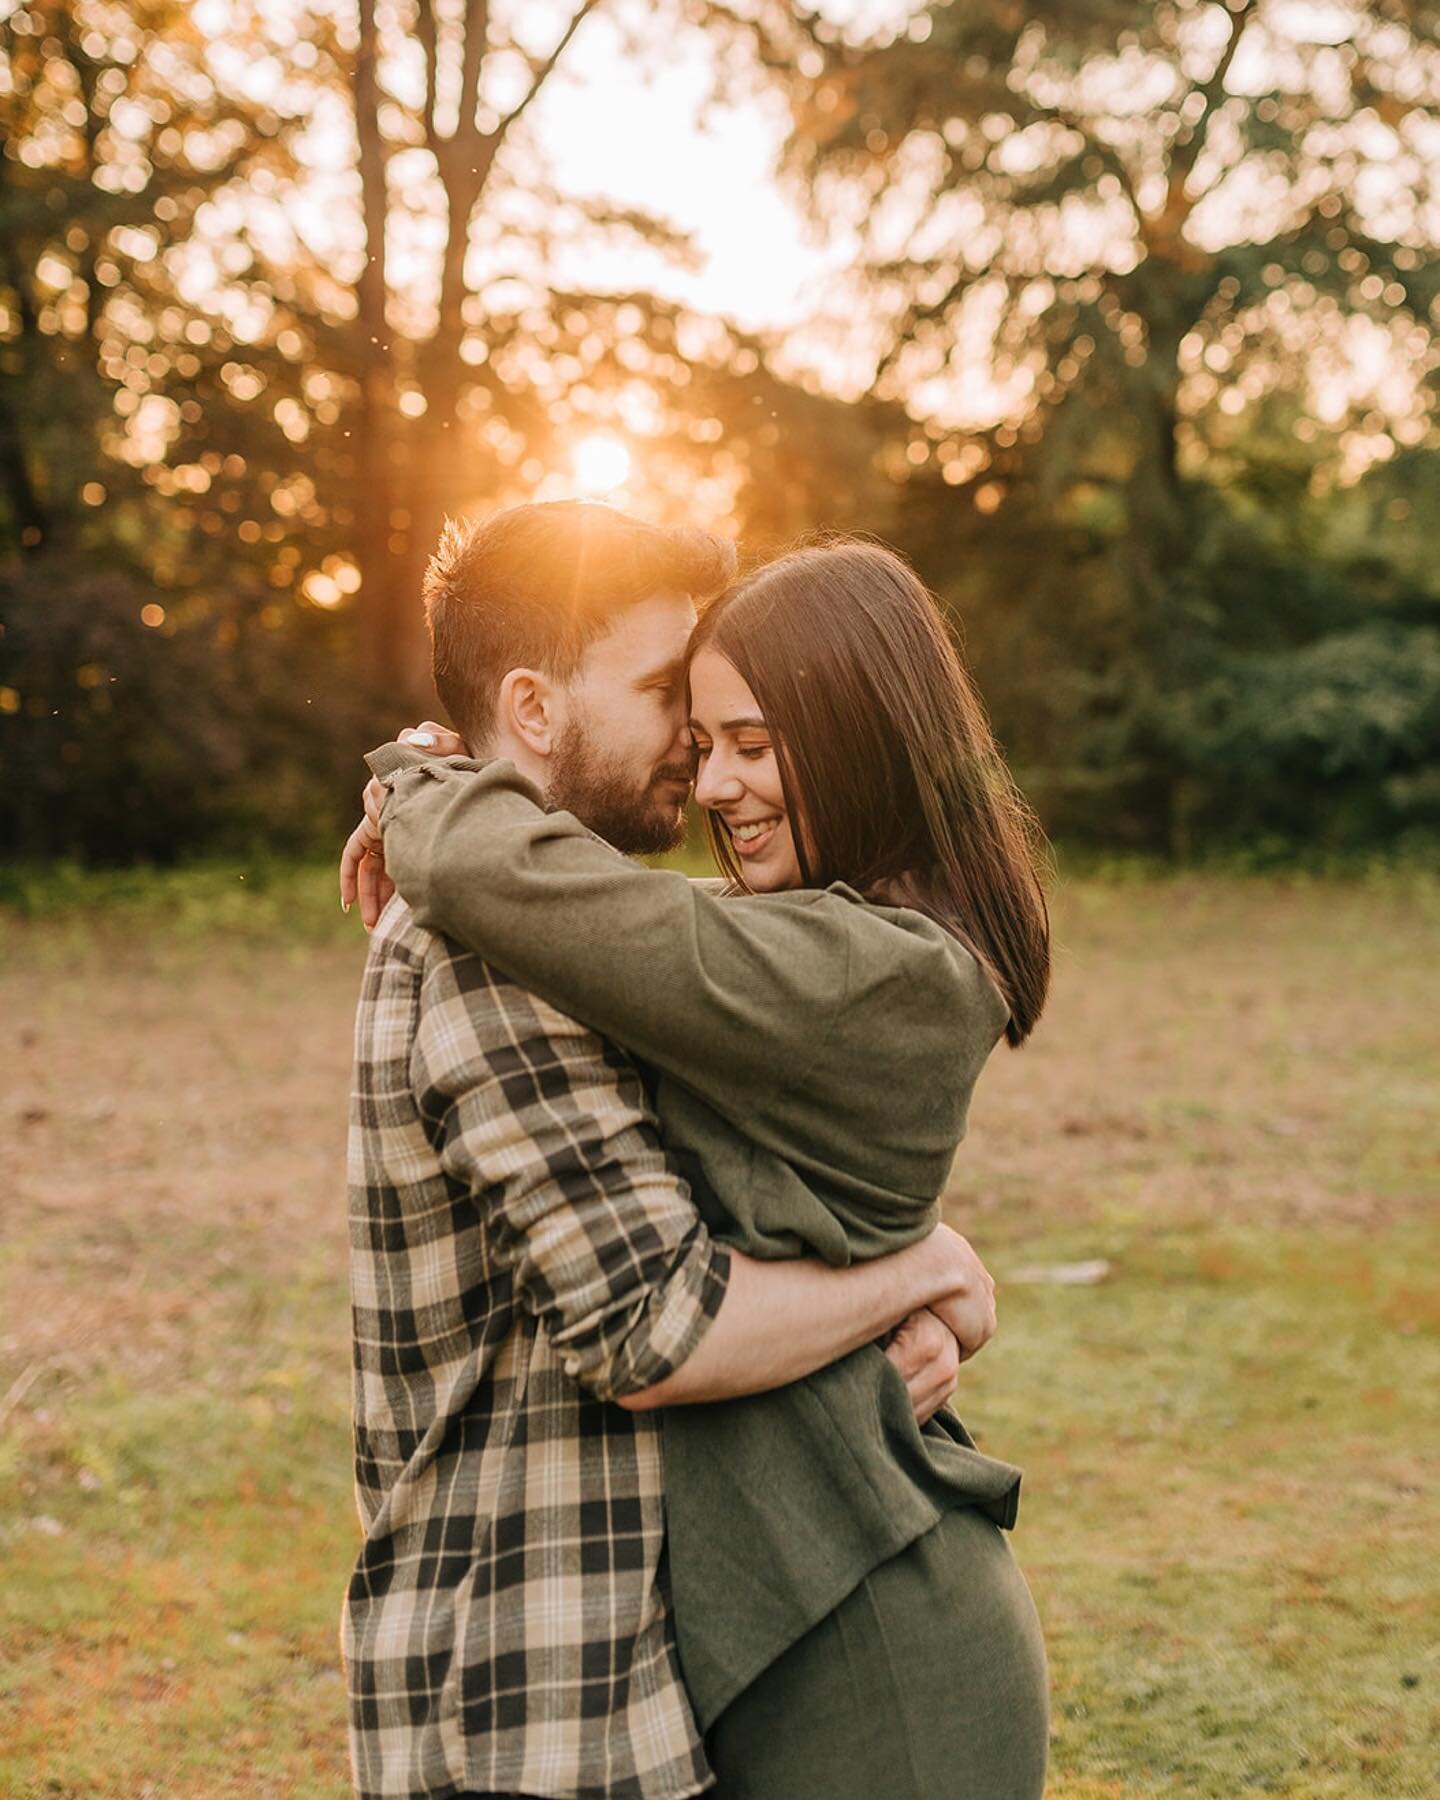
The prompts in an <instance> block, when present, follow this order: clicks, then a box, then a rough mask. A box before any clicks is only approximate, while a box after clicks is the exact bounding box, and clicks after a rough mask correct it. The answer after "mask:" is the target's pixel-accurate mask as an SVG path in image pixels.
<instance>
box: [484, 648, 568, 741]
mask: <svg viewBox="0 0 1440 1800" xmlns="http://www.w3.org/2000/svg"><path fill="white" fill-rule="evenodd" d="M495 719H496V723H497V724H498V725H499V727H500V729H501V730H502V731H505V730H508V731H510V732H512V733H513V734H514V735H515V736H516V737H517V738H519V739H520V741H521V743H522V744H524V745H525V747H526V749H527V750H532V751H533V752H534V753H535V755H536V756H549V755H550V754H551V752H552V751H553V750H554V748H555V745H556V742H557V740H558V738H559V735H560V728H561V726H562V725H563V723H564V702H563V699H562V696H561V693H560V691H559V689H558V688H557V687H556V686H555V684H554V683H553V682H552V681H551V680H550V679H549V677H548V676H545V675H542V674H540V673H539V671H538V670H535V669H511V671H510V673H509V674H508V675H507V676H506V677H505V679H504V680H503V681H502V682H501V683H500V695H499V702H498V704H497V706H496V708H495Z"/></svg>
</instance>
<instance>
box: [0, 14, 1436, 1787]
mask: <svg viewBox="0 0 1440 1800" xmlns="http://www.w3.org/2000/svg"><path fill="white" fill-rule="evenodd" d="M1437 179H1440V6H1432V5H1426V4H1421V3H1407V0H1379V3H1377V4H1365V5H1361V4H1351V3H1349V0H1229V4H1219V3H1216V0H1168V3H1162V4H1158V5H1156V4H1145V5H1141V4H1131V3H1129V0H1064V3H1060V0H1055V3H1051V0H1026V3H1025V4H1023V5H1021V4H1017V3H1015V0H953V3H952V4H950V5H943V4H936V5H930V6H920V7H917V6H915V5H914V4H913V0H821V3H820V4H819V5H818V6H817V7H815V8H813V9H812V8H810V7H808V6H796V5H781V4H778V3H772V0H730V3H728V4H711V3H709V0H650V3H649V4H643V5H642V4H639V0H584V3H583V4H581V0H568V3H566V0H490V3H488V4H487V3H486V0H27V3H25V4H17V3H16V0H0V775H3V779H0V1150H3V1154H4V1159H5V1170H6V1184H5V1188H4V1193H3V1203H0V1792H3V1793H5V1794H7V1795H9V1794H12V1793H13V1794H15V1795H16V1796H19V1797H20V1800H55V1797H56V1796H60V1797H61V1800H138V1797H148V1800H231V1797H233V1800H272V1797H273V1800H339V1797H340V1796H343V1795H345V1794H347V1793H348V1792H349V1791H350V1783H349V1776H348V1762H347V1749H346V1725H345V1720H346V1704H345V1692H344V1684H343V1672H342V1669H341V1664H340V1658H339V1654H338V1649H337V1643H336V1624H337V1617H338V1613H339V1606H340V1598H341V1595H342V1593H343V1591H344V1586H345V1582H346V1579H347V1576H348V1573H349V1570H350V1568H351V1566H352V1564H353V1559H354V1555H355V1548H356V1533H357V1523H356V1517H355V1512H354V1506H353V1499H352V1492H351V1445H350V1416H349V1415H350V1391H349V1384H350V1369H349V1291H348V1282H347V1239H348V1231H347V1217H346V1198H345V1177H344V1166H345V1155H344V1136H345V1116H346V1095H347V1091H348V1087H349V1082H350V1038H351V1020H352V1017H353V1009H354V998H355V993H356V990H357V984H358V982H359V978H360V969H361V963H362V960H363V956H364V951H365V938H364V933H363V932H362V931H361V929H360V927H359V924H358V922H357V920H356V919H355V917H354V916H353V915H352V916H351V917H349V918H344V917H342V915H341V914H340V911H339V909H338V907H337V906H336V904H335V873H334V871H335V855H336V850H337V846H338V843H339V841H340V835H341V833H342V832H343V831H344V830H347V829H348V828H349V826H350V824H351V823H352V822H353V819H354V815H355V808H356V801H357V790H358V787H359V783H360V778H361V765H360V763H359V756H360V753H361V752H362V750H364V749H365V748H368V747H369V746H370V745H372V744H374V743H376V742H378V741H379V740H381V739H383V738H385V737H388V736H390V735H391V734H392V733H393V732H394V730H395V729H396V728H397V726H399V725H401V724H404V723H409V722H413V721H414V720H415V719H417V718H418V717H420V716H423V715H424V714H425V713H426V712H428V711H430V710H431V709H432V707H433V705H434V702H433V699H432V697H431V695H430V692H429V687H428V681H427V677H426V668H425V664H426V646H425V642H424V634H423V628H422V621H421V616H420V610H419V606H418V592H419V584H420V577H421V573H422V570H423V567H424V562H425V558H426V556H427V554H428V552H429V550H430V548H431V546H432V544H433V543H434V540H435V537H436V534H437V532H438V530H439V526H440V522H441V520H442V518H443V517H444V516H445V515H446V514H447V513H449V514H455V513H465V512H484V511H486V510H488V509H491V508H494V507H498V506H501V505H506V504H509V503H511V502H514V501H518V500H522V499H525V498H528V497H532V496H546V497H552V496H562V495H580V496H591V497H596V498H608V499H610V500H612V501H614V502H615V503H617V504H619V505H621V506H623V507H625V508H627V509H630V510H632V511H634V512H636V513H638V514H640V515H642V516H645V517H649V518H654V519H661V520H667V521H669V520H673V521H680V520H686V521H698V522H700V523H703V524H705V525H709V526H713V527H716V528H718V529H721V530H724V531H727V532H733V533H734V534H736V535H737V536H738V538H739V540H740V542H741V545H742V549H743V553H744V555H745V557H746V558H747V559H748V560H752V561H753V560H754V559H757V558H760V557H763V556H765V555H767V554H768V553H770V552H772V551H773V550H775V549H777V548H779V547H780V546H782V545H784V544H786V543H789V542H792V541H794V540H795V539H796V538H798V537H802V536H804V535H806V534H808V533H813V532H816V531H823V530H826V529H830V530H835V529H839V530H863V531H869V532H873V533H876V534H878V535H879V536H881V537H883V538H885V539H887V540H888V541H890V542H892V543H894V544H897V545H898V546H900V547H901V548H902V549H903V550H905V551H906V552H907V553H908V554H909V555H910V556H911V557H912V558H913V559H914V561H915V563H916V566H917V567H918V568H919V570H920V571H921V573H922V574H923V575H924V577H925V578H926V580H927V581H928V582H930V583H931V585H932V586H933V587H934V588H935V590H936V591H937V592H938V594H939V595H940V597H941V599H942V601H943V602H944V604H945V606H946V607H947V609H948V611H949V614H950V616H951V618H952V620H953V622H954V624H955V626H956V629H957V631H958V632H959V633H960V634H961V636H962V637H963V639H964V643H965V646H966V649H967V652H968V654H969V656H970V659H971V661H972V662H973V664H974V666H975V669H976V672H977V675H978V678H979V683H980V686H981V689H982V691H983V693H984V695H985V699H986V702H987V704H988V706H989V708H990V710H991V713H992V715H993V718H994V722H995V725H996V728H997V733H998V735H999V737H1000V738H1001V740H1002V742H1003V744H1004V745H1005V748H1006V750H1007V752H1008V754H1009V756H1010V758H1011V760H1012V762H1013V763H1014V765H1015V768H1016V771H1017V773H1018V775H1019V777H1020V779H1021V781H1022V783H1023V784H1024V786H1025V789H1026V791H1027V793H1028V794H1029V795H1030V796H1031V798H1032V799H1033V800H1034V802H1035V804H1036V807H1037V809H1038V811H1039V812H1040V815H1041V817H1042V820H1043V822H1044V823H1045V825H1046V827H1047V828H1048V830H1049V831H1050V833H1051V834H1052V836H1053V838H1054V839H1055V841H1056V843H1057V845H1058V855H1057V859H1056V862H1057V867H1056V875H1055V880H1054V883H1053V887H1052V899H1053V919H1054V925H1055V943H1056V958H1055V981H1054V991H1053V994H1052V997H1051V1000H1050V1002H1049V1004H1048V1006H1047V1010H1046V1014H1045V1018H1044V1020H1043V1022H1042V1028H1041V1029H1040V1030H1039V1031H1038V1032H1037V1033H1036V1034H1035V1037H1034V1039H1033V1041H1032V1042H1031V1043H1029V1044H1027V1046H1026V1048H1025V1049H1024V1051H1023V1053H1021V1054H1019V1055H1013V1056H1012V1055H1010V1054H1008V1053H1004V1052H999V1053H997V1055H996V1056H995V1057H994V1058H993V1059H992V1066H991V1068H990V1069H988V1070H987V1072H986V1075H985V1079H984V1081H983V1083H982V1084H981V1087H980V1089H979V1092H978V1093H977V1096H976V1102H975V1106H974V1108H973V1111H972V1117H971V1129H970V1132H969V1135H968V1137H967V1140H966V1142H965V1144H964V1146H963V1148H962V1152H961V1154H960V1156H959V1158H958V1159H957V1163H956V1168H955V1172H954V1177H953V1180H952V1182H951V1184H950V1185H949V1187H948V1188H947V1190H946V1192H945V1194H944V1196H943V1200H944V1205H945V1210H946V1216H947V1218H948V1219H949V1220H950V1221H951V1222H952V1223H953V1224H954V1225H956V1226H957V1227H958V1228H959V1229H962V1230H963V1231H965V1232H966V1233H967V1235H969V1236H970V1237H971V1238H972V1239H973V1241H974V1242H975V1243H976V1245H977V1247H978V1248H979V1250H980V1252H981V1254H982V1255H983V1256H984V1257H985V1259H986V1261H987V1264H988V1265H989V1266H990V1267H991V1268H992V1269H993V1271H994V1272H995V1274H996V1277H997V1280H998V1281H999V1284H1000V1292H1001V1330H1000V1332H999V1334H998V1335H997V1338H996V1341H995V1343H994V1345H993V1346H991V1348H990V1349H988V1350H987V1352H986V1354H985V1356H984V1357H981V1358H977V1359H976V1360H975V1362H974V1363H972V1364H967V1366H966V1369H965V1371H963V1374H964V1381H963V1382H962V1384H961V1388H960V1391H959V1393H958V1395H957V1403H958V1404H959V1406H960V1407H961V1410H962V1412H963V1416H964V1417H965V1420H966V1423H967V1425H968V1426H969V1427H970V1428H971V1430H972V1431H974V1432H975V1434H976V1435H977V1438H978V1439H979V1441H981V1443H982V1444H983V1445H984V1446H985V1447H986V1448H987V1449H993V1450H994V1451H995V1452H996V1453H998V1454H1000V1455H1002V1456H1004V1457H1006V1458H1008V1459H1011V1460H1014V1461H1016V1462H1018V1463H1019V1464H1020V1465H1021V1466H1022V1467H1023V1468H1024V1470H1025V1488H1024V1495H1025V1497H1024V1501H1023V1505H1022V1513H1021V1519H1020V1525H1019V1529H1018V1530H1017V1532H1016V1534H1015V1543H1016V1551H1017V1555H1018V1557H1019V1559H1020V1562H1021V1565H1022V1567H1023V1568H1024V1570H1025V1573H1026V1577H1027V1579H1028V1581H1029V1582H1030V1584H1031V1587H1032V1590H1033V1591H1034V1593H1035V1597H1036V1601H1037V1605H1038V1606H1039V1609H1040V1613H1041V1617H1042V1620H1043V1623H1044V1627H1045V1634H1046V1643H1047V1648H1048V1654H1049V1658H1050V1669H1051V1692H1052V1744H1051V1776H1050V1782H1049V1793H1050V1794H1051V1796H1052V1797H1053V1800H1102V1797H1103V1800H1115V1797H1117V1796H1123V1797H1127V1800H1128V1796H1131V1795H1136V1796H1139V1795H1156V1794H1166V1795H1176V1796H1184V1797H1185V1800H1197V1797H1198V1800H1233V1796H1234V1795H1236V1794H1240V1793H1251V1792H1259V1791H1263V1792H1266V1793H1272V1794H1283V1795H1291V1796H1295V1797H1296V1800H1350V1797H1351V1796H1354V1795H1356V1794H1359V1793H1364V1794H1377V1795H1380V1794H1384V1795H1400V1796H1414V1797H1415V1800H1419V1797H1420V1796H1422V1795H1423V1796H1429V1795H1431V1794H1433V1793H1434V1791H1435V1770H1436V1768H1437V1766H1440V1763H1437V1758H1440V1707H1437V1703H1436V1684H1437V1681H1440V1665H1437V1644H1440V1631H1437V1629H1436V1618H1437V1593H1436V1581H1435V1569H1436V1567H1437V1566H1440V1558H1437V1547H1436V1542H1435V1519H1436V1517H1437V1509H1436V1506H1435V1496H1436V1494H1437V1492H1440V1458H1437V1454H1436V1447H1437V1446H1440V1242H1437V1235H1436V1228H1437V1214H1436V1207H1435V1196H1436V1192H1437V1188H1440V1039H1437V1034H1436V1031H1435V1019H1436V1017H1437V1016H1440V1000H1437V983H1436V977H1435V971H1436V969H1437V967H1440V881H1437V879H1436V874H1435V870H1436V867H1437V857H1436V852H1437V849H1440V571H1437V566H1436V556H1435V551H1436V548H1437V544H1440V515H1437V509H1440V498H1437V480H1436V476H1437V471H1440V440H1437V432H1436V409H1435V399H1436V379H1437V326H1440V258H1437V255H1436V247H1437V242H1440V196H1437ZM1201 865H1203V866H1201Z"/></svg>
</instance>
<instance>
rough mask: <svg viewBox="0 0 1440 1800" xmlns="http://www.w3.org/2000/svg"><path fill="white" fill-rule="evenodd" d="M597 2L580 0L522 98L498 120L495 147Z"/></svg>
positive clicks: (528, 103)
mask: <svg viewBox="0 0 1440 1800" xmlns="http://www.w3.org/2000/svg"><path fill="white" fill-rule="evenodd" d="M599 4H600V0H582V4H581V5H580V6H579V7H577V8H576V10H575V12H574V14H573V15H572V17H571V20H570V23H569V24H568V25H567V26H566V27H565V29H564V31H562V32H561V34H560V42H559V43H558V44H556V46H555V48H554V49H553V50H552V51H551V52H550V54H549V56H547V57H546V58H545V60H544V61H543V62H542V63H541V64H540V66H539V68H538V69H537V70H536V71H535V78H534V80H533V81H532V82H531V83H530V86H529V89H528V90H527V91H526V93H525V96H524V98H523V99H522V100H520V101H519V103H518V104H517V105H515V106H514V107H512V108H511V110H510V111H509V112H508V113H506V115H505V117H504V118H503V119H502V120H501V121H500V123H499V124H498V125H497V126H496V127H495V131H494V134H493V141H494V147H495V149H497V150H498V149H499V147H500V145H501V144H502V143H504V141H505V139H506V137H507V136H508V135H509V133H510V130H511V127H512V126H514V125H516V124H517V123H518V122H519V120H520V119H521V117H522V116H523V115H524V113H525V110H526V108H527V107H528V106H529V105H530V102H531V101H532V100H533V99H534V98H535V96H536V95H537V94H538V93H539V92H540V90H541V88H542V87H544V85H545V83H546V82H547V81H548V80H549V79H550V76H551V75H552V74H553V73H554V70H555V65H556V63H558V62H559V60H560V58H561V57H562V56H563V55H564V54H565V52H566V50H567V49H568V48H569V46H570V40H571V38H573V37H574V35H575V33H576V32H577V31H578V30H579V29H580V27H581V26H582V25H583V24H584V23H585V21H586V19H587V18H588V17H589V16H590V14H591V13H592V12H594V10H595V8H596V7H597V6H598V5H599Z"/></svg>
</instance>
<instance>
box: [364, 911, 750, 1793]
mask: <svg viewBox="0 0 1440 1800" xmlns="http://www.w3.org/2000/svg"><path fill="white" fill-rule="evenodd" d="M349 1180H350V1197H351V1198H350V1241H351V1283H352V1302H353V1323H354V1362H355V1374H354V1422H355V1473H356V1485H357V1499H358V1503H359V1508H360V1518H361V1524H362V1526H363V1528H364V1533H365V1536H364V1543H363V1546H362V1548H361V1550H360V1554H359V1557H358V1559H357V1562H356V1566H355V1570H354V1574H353V1576H352V1577H351V1581H350V1585H349V1589H348V1592H347V1595H346V1602H345V1613H344V1622H343V1627H342V1640H343V1646H344V1651H345V1660H346V1667H347V1673H348V1680H349V1692H350V1737H351V1755H352V1762H353V1769H354V1776H355V1784H356V1787H357V1790H358V1791H359V1792H360V1793H361V1794H362V1795H364V1796H367V1797H368V1796H376V1797H377V1800H378V1797H379V1796H393V1795H406V1796H421V1795H424V1796H442V1795H451V1794H454V1793H456V1792H463V1791H465V1790H467V1789H468V1790H478V1791H481V1792H498V1793H524V1794H534V1795H546V1796H566V1797H568V1800H578V1797H584V1800H601V1797H602V1796H604V1797H606V1800H612V1797H620V1800H678V1796H681V1795H688V1794H695V1793H698V1792H700V1791H701V1790H703V1789H704V1788H706V1787H708V1786H709V1785H710V1784H711V1776H710V1773H709V1770H708V1768H707V1766H706V1763H705V1760H704V1755H703V1752H702V1748H701V1744H700V1739H699V1734H698V1732H697V1729H696V1726H695V1722H694V1719H693V1716H692V1713H691V1710H690V1705H689V1701H688V1699H687V1697H686V1695H685V1691H684V1688H683V1686H682V1684H681V1680H680V1673H679V1665H678V1660H677V1656H676V1651H675V1638H674V1631H673V1628H672V1623H671V1618H670V1613H669V1605H668V1594H667V1585H666V1572H665V1560H664V1518H663V1471H662V1465H661V1441H660V1428H659V1422H658V1420H657V1419H656V1418H654V1417H652V1416H651V1415H648V1414H644V1413H639V1414H634V1413H629V1412H626V1411H625V1410H624V1409H623V1408H621V1407H618V1406H615V1405H613V1404H611V1403H610V1402H611V1401H612V1400H613V1398H614V1397H615V1396H616V1395H620V1394H625V1393H632V1392H637V1391H639V1390H640V1389H642V1388H645V1387H649V1386H651V1385H652V1384H653V1383H655V1382H657V1381H659V1380H661V1379H662V1378H663V1377H664V1376H665V1375H666V1374H668V1373H669V1372H670V1371H671V1370H672V1369H673V1368H675V1367H676V1366H677V1365H678V1364H679V1363H681V1362H683V1361H684V1359H685V1358H686V1356H688V1355H689V1354H690V1352H691V1351H692V1350H693V1349H694V1347H695V1345H696V1344H697V1343H698V1341H699V1340H700V1338H701V1337H702V1336H703V1334H704V1332H705V1330H706V1329H707V1327H708V1325H709V1323H710V1322H711V1321H712V1320H713V1318H714V1316H715V1314H716V1313H717V1312H718V1311H719V1307H720V1302H721V1300H722V1299H723V1297H724V1292H725V1282H726V1278H727V1275H728V1268H729V1265H728V1260H727V1257H726V1253H725V1252H724V1250H723V1249H721V1248H720V1247H719V1246H718V1245H715V1244H713V1243H712V1242H711V1240H710V1238H709V1237H708V1235H707V1233H706V1231H705V1228H704V1226H703V1225H702V1224H701V1222H700V1219H699V1216H698V1214H697V1212H696V1210H695V1207H694V1205H693V1204H692V1202H691V1200H690V1198H689V1195H688V1192H687V1190H686V1188H685V1186H684V1184H683V1182H681V1181H680V1180H679V1179H678V1178H677V1177H676V1175H675V1174H674V1173H673V1170H672V1169H671V1167H670V1165H669V1164H668V1162H667V1160H666V1158H665V1156H664V1154H663V1152H662V1150H661V1148H660V1145H659V1140H658V1137H657V1133H656V1124H655V1117H654V1114H653V1112H652V1111H651V1110H650V1107H649V1103H648V1100H647V1098H646V1094H645V1090H644V1088H643V1085H642V1083H641V1080H640V1078H639V1076H638V1075H637V1073H636V1071H635V1069H634V1067H633V1065H632V1064H631V1063H630V1062H629V1060H628V1059H627V1058H626V1057H624V1056H623V1055H622V1054H621V1053H620V1052H618V1051H616V1050H614V1049H613V1048H611V1047H610V1046H608V1045H607V1044H605V1043H604V1041H603V1040H602V1039H600V1038H599V1037H597V1036H596V1035H595V1034H594V1033H593V1032H591V1031H589V1030H587V1029H585V1028H584V1027H582V1026H580V1025H579V1024H577V1023H576V1022H575V1021H574V1020H572V1019H569V1018H566V1017H565V1016H564V1015H563V1014H561V1013H558V1012H556V1011H555V1010H554V1009H553V1008H551V1007H549V1006H547V1005H545V1004H544V1003H543V1002H542V1001H540V1000H539V999H537V998H536V997H535V996H534V995H533V994H531V993H529V992H527V991H526V990H525V989H523V988H521V987H518V986H517V985H516V984H515V983H514V982H512V981H509V980H507V979H506V978H505V977H504V976H502V975H500V974H499V973H498V972H497V971H496V970H494V969H492V968H490V967H489V966H488V965H487V964H486V963H485V962H483V961H482V960H481V958H479V957H478V956H475V955H472V954H470V953H468V952H465V951H463V950H461V949H460V948H459V947H458V946H457V945H455V944H453V943H452V942H450V940H448V939H446V938H443V937H440V936H437V935H436V934H434V933H432V932H429V931H426V930H423V929H422V928H421V927H419V926H418V925H416V924H415V922H414V920H413V918H412V917H411V915H410V913H409V910H408V908H406V906H405V904H404V902H403V901H401V900H400V899H398V898H397V899H395V900H393V901H392V902H391V904H390V906H389V908H388V909H387V910H386V913H385V916H384V918H383V919H382V920H381V922H380V925H379V927H378V928H377V930H376V932H375V934H374V937H373V939H372V942H371V946H370V956H369V961H368V963H367V965H366V969H365V976H364V983H363V987H362V991H361V998H360V1004H359V1010H358V1014H357V1018H356V1032H355V1086H354V1093H353V1096H352V1101H351V1124H350V1168H349Z"/></svg>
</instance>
